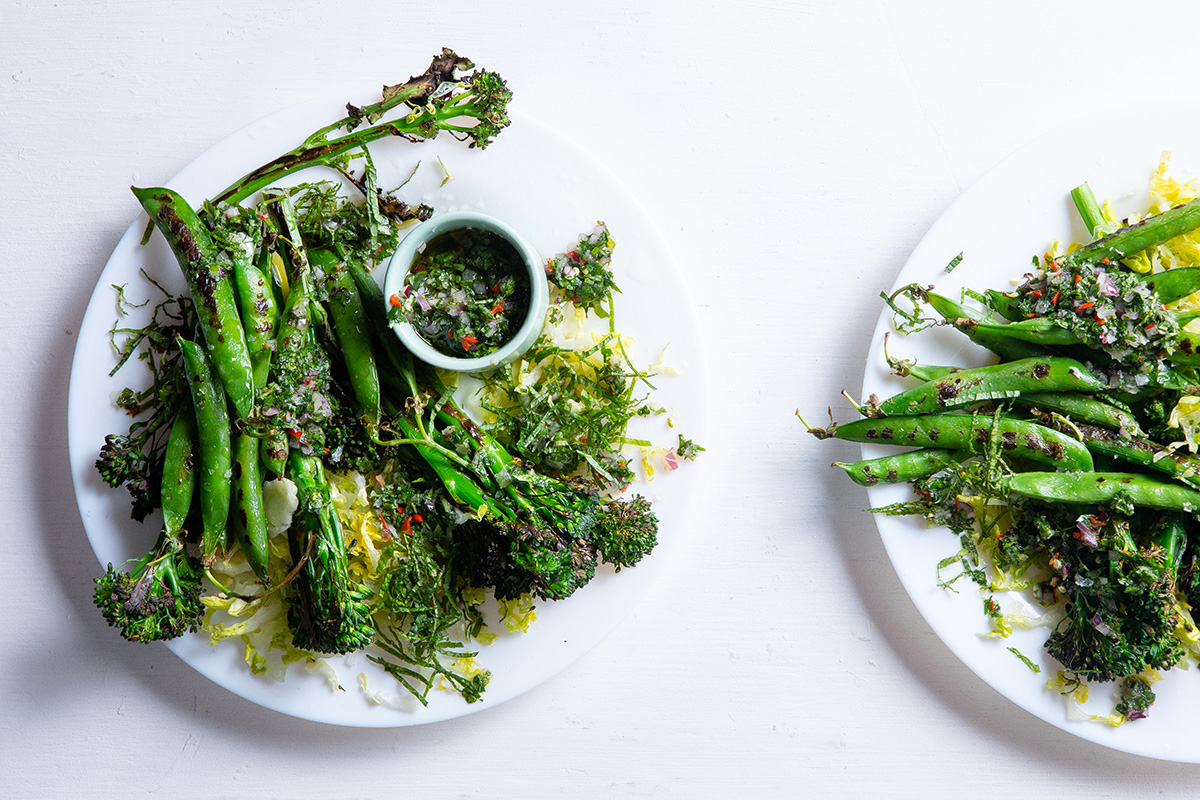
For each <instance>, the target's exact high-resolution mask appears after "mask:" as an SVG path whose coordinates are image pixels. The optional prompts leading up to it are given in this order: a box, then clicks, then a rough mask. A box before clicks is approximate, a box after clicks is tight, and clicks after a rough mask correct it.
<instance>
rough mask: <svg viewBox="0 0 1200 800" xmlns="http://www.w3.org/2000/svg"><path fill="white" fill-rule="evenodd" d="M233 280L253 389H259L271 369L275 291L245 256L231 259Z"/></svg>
mask: <svg viewBox="0 0 1200 800" xmlns="http://www.w3.org/2000/svg"><path fill="white" fill-rule="evenodd" d="M233 279H234V280H233V282H234V287H235V288H236V289H237V298H238V307H239V310H240V311H241V318H242V327H243V329H244V330H245V333H246V347H247V349H248V350H249V353H250V366H251V374H252V375H253V378H254V388H256V389H261V388H262V387H263V386H265V385H266V383H267V375H268V373H269V371H270V369H271V353H272V351H273V350H274V347H275V331H276V328H277V327H278V325H279V313H278V312H279V310H278V306H277V303H276V301H275V291H274V289H273V288H272V286H271V283H270V281H269V280H268V279H267V276H266V274H265V273H264V272H263V271H262V270H261V269H259V268H258V267H257V266H256V265H254V264H252V263H250V261H249V260H248V259H247V260H235V261H234V264H233Z"/></svg>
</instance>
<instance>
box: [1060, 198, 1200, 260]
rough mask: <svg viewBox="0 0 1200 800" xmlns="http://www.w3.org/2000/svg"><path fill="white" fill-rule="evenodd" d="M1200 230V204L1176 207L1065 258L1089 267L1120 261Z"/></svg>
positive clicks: (1136, 223)
mask: <svg viewBox="0 0 1200 800" xmlns="http://www.w3.org/2000/svg"><path fill="white" fill-rule="evenodd" d="M1196 228H1200V200H1193V201H1191V202H1190V203H1184V204H1183V205H1179V206H1175V207H1174V208H1172V209H1169V210H1167V211H1164V212H1163V213H1161V214H1155V215H1154V216H1151V217H1147V218H1146V219H1144V220H1142V221H1141V222H1135V223H1134V224H1132V225H1127V226H1126V227H1124V228H1121V229H1119V230H1117V231H1116V232H1114V233H1112V234H1111V235H1109V236H1105V237H1104V238H1103V239H1097V240H1096V241H1094V242H1092V243H1091V244H1089V245H1087V246H1086V247H1081V248H1079V249H1078V250H1076V251H1075V252H1073V253H1069V254H1068V255H1066V256H1064V257H1063V259H1062V263H1064V264H1087V263H1091V262H1095V261H1100V260H1102V259H1105V258H1108V259H1112V260H1118V259H1122V258H1125V257H1126V256H1131V255H1134V254H1135V253H1140V252H1141V251H1143V250H1146V249H1149V248H1151V247H1157V246H1158V245H1160V244H1163V243H1165V242H1168V241H1170V240H1171V239H1174V238H1175V237H1176V236H1181V235H1183V234H1185V233H1189V232H1191V231H1193V230H1195V229H1196Z"/></svg>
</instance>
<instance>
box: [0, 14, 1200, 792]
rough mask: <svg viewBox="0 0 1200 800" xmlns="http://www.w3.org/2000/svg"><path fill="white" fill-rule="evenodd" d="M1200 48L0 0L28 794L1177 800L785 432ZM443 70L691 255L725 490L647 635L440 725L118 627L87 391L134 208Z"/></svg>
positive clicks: (1148, 30) (5, 645) (719, 485)
mask: <svg viewBox="0 0 1200 800" xmlns="http://www.w3.org/2000/svg"><path fill="white" fill-rule="evenodd" d="M1198 30H1200V7H1196V6H1194V5H1193V4H1191V3H1186V2H1176V3H1170V2H1163V3H1152V4H1145V5H1144V6H1137V5H1136V4H1129V3H1110V2H1098V3H1083V2H1064V3H1058V4H1047V3H1040V2H1029V1H1027V0H1018V2H1013V3H1007V4H1000V5H996V4H979V3H958V2H950V1H949V0H946V1H944V2H920V1H918V2H896V1H894V0H849V1H848V2H842V3H822V2H811V1H808V0H805V1H804V2H785V0H759V1H758V2H752V3H732V2H728V3H690V2H681V1H680V0H664V1H663V2H657V3H652V4H648V3H640V2H630V0H613V2H610V3H606V4H582V3H551V2H544V1H540V0H523V1H522V2H510V3H488V2H476V1H474V0H465V1H464V2H461V3H455V4H440V5H438V4H430V5H428V6H427V7H424V8H420V9H417V8H416V7H414V6H413V5H412V4H396V5H395V6H394V7H389V6H388V5H387V4H381V3H369V2H361V1H360V0H343V2H339V3H336V4H335V3H311V4H303V3H301V4H297V3H284V2H280V0H260V1H259V2H256V3H253V4H246V3H230V2H224V0H215V2H210V3H205V4H195V5H191V6H187V7H185V6H184V5H182V4H178V5H176V4H165V3H153V2H137V1H135V0H111V1H110V2H104V3H100V2H93V1H90V0H89V1H88V2H75V3H51V2H48V1H47V0H30V1H29V2H21V1H20V0H5V2H3V3H0V64H3V69H2V70H0V176H2V177H0V200H2V204H0V209H2V210H3V224H2V225H0V253H2V254H3V255H2V256H0V258H2V259H3V262H4V266H3V270H2V271H0V276H2V277H0V281H2V282H3V283H2V290H0V359H2V361H0V364H2V369H0V375H3V376H4V378H3V386H4V390H3V391H2V392H0V412H2V413H0V479H2V480H3V486H4V487H5V488H4V491H3V492H2V496H3V497H4V508H5V513H4V517H5V521H6V524H5V525H4V531H5V532H4V535H3V536H0V577H2V586H3V593H4V596H5V598H6V600H5V612H4V614H3V619H2V621H0V644H2V647H0V653H3V655H2V656H0V658H2V659H3V661H2V665H3V671H2V672H0V675H3V677H2V678H0V709H3V713H0V774H2V775H3V776H4V781H5V785H6V787H7V788H6V790H5V792H4V793H5V794H6V795H7V796H12V797H100V796H117V795H122V796H145V795H157V796H163V797H203V798H222V797H249V796H262V797H271V796H285V795H286V796H293V797H309V796H323V797H332V796H345V797H358V796H379V795H382V794H383V793H385V792H387V793H393V794H396V795H403V796H410V797H572V798H583V797H619V796H633V797H655V798H666V797H679V798H695V797H709V796H726V797H745V796H749V795H752V794H753V795H756V796H761V797H864V796H885V797H901V796H906V797H907V796H912V797H928V796H951V797H957V796H985V795H986V796H994V797H1005V796H1020V795H1022V794H1024V793H1030V792H1036V793H1047V792H1053V793H1054V794H1055V795H1058V796H1078V797H1084V796H1086V797H1090V798H1094V797H1130V796H1142V795H1146V794H1150V793H1154V794H1159V793H1161V794H1172V793H1182V794H1186V793H1188V792H1189V790H1190V787H1191V786H1192V784H1193V781H1194V778H1195V774H1196V772H1195V768H1194V767H1189V766H1186V765H1177V764H1171V763H1165V762H1159V761H1154V760H1149V759H1144V758H1137V757H1133V756H1127V755H1124V754H1121V753H1117V752H1113V751H1110V750H1108V749H1105V748H1102V747H1099V746H1096V745H1093V744H1090V743H1087V742H1084V741H1082V740H1079V739H1077V738H1075V737H1073V736H1070V735H1067V734H1064V733H1063V732H1061V731H1059V730H1058V729H1056V728H1053V727H1051V726H1049V725H1047V724H1045V723H1043V722H1041V721H1040V720H1038V719H1035V718H1034V717H1032V716H1031V715H1029V714H1028V713H1026V712H1024V711H1022V710H1021V709H1020V708H1017V707H1016V706H1014V705H1012V704H1011V703H1009V702H1008V701H1007V700H1005V699H1003V698H1002V697H1001V696H1000V695H998V694H997V693H996V692H995V691H993V690H992V689H990V688H989V687H988V686H987V685H985V684H984V683H982V682H981V681H980V680H979V679H977V678H976V677H975V676H974V675H973V674H972V673H971V672H969V671H968V670H967V669H966V668H965V667H963V666H962V665H961V664H960V663H959V662H958V661H957V660H956V659H955V658H954V656H953V655H951V653H950V652H949V651H948V650H947V649H946V648H945V646H944V645H942V643H941V642H940V641H939V640H938V639H937V638H936V637H935V636H934V635H933V634H932V632H931V631H930V630H929V628H928V626H927V625H926V624H925V622H924V620H923V619H922V618H921V617H920V616H919V615H918V614H917V612H916V611H915V609H914V608H913V606H912V605H911V603H910V601H909V600H908V598H907V595H906V594H905V593H904V592H903V590H902V588H901V586H900V584H899V582H898V580H897V578H896V576H895V574H894V572H893V571H892V569H891V565H890V562H889V561H888V559H887V557H886V555H885V553H884V551H883V548H882V547H881V546H880V544H879V540H878V538H877V535H876V532H875V529H874V527H873V525H872V523H871V520H870V519H869V517H868V516H866V515H864V514H862V513H860V511H859V509H860V508H862V507H863V506H864V505H865V494H864V493H863V492H862V490H860V489H858V488H857V487H855V486H853V485H852V484H850V483H849V482H848V481H846V480H844V478H843V479H839V475H838V474H834V473H833V471H831V470H830V469H829V468H828V464H829V462H830V461H831V460H833V458H834V457H848V456H852V455H853V454H854V452H855V451H854V449H853V448H852V447H850V446H846V445H832V444H828V443H827V444H826V445H825V446H820V445H818V444H817V443H816V442H815V441H814V440H812V439H811V437H809V436H807V435H806V434H805V433H804V431H803V427H802V426H801V425H800V424H799V423H798V422H797V420H796V419H795V417H794V416H793V411H794V409H796V408H797V407H800V408H804V409H808V410H811V411H812V413H814V414H817V413H820V412H821V411H822V410H823V409H824V408H825V406H827V405H830V404H832V403H834V402H835V401H836V400H837V399H838V394H839V392H840V391H841V390H842V389H843V388H845V389H848V390H850V391H851V392H852V393H853V392H855V391H857V389H858V388H859V387H860V385H861V376H862V370H863V362H864V358H865V355H866V351H867V347H868V344H869V341H868V339H869V336H868V334H869V332H870V329H871V327H872V325H873V324H874V321H875V319H876V318H877V316H878V314H879V313H880V303H879V301H878V293H879V291H880V290H881V289H883V288H886V287H888V286H890V285H891V282H892V280H893V278H894V276H895V274H896V273H897V271H898V270H899V268H900V266H901V265H902V264H903V263H904V260H905V258H906V256H907V254H908V253H909V252H910V251H911V250H912V248H913V247H914V245H915V244H916V242H917V241H918V239H919V238H920V236H921V235H922V233H923V232H924V231H925V229H926V228H927V227H928V226H929V225H930V224H931V223H932V222H933V221H934V220H935V219H936V218H937V216H938V214H939V213H940V212H941V211H942V210H943V209H944V208H945V207H946V206H947V205H948V204H949V203H950V202H951V201H952V200H953V199H954V198H955V196H956V195H957V194H958V193H959V192H960V191H961V190H962V189H963V188H964V187H966V186H968V185H969V184H970V183H971V182H972V181H973V180H975V179H976V178H977V177H979V176H980V175H981V174H982V173H983V172H984V171H985V170H987V169H988V168H989V167H990V166H991V165H993V164H994V163H996V162H997V161H998V160H1000V159H1001V158H1003V157H1004V156H1005V155H1007V154H1008V153H1009V152H1011V151H1012V150H1014V149H1015V148H1017V147H1019V146H1020V145H1022V144H1024V143H1025V142H1027V141H1029V140H1030V139H1032V138H1034V137H1036V136H1038V135H1039V134H1041V133H1043V132H1045V131H1046V130H1049V129H1050V128H1052V127H1055V126H1057V125H1058V124H1059V123H1061V122H1063V121H1065V120H1067V119H1070V118H1072V117H1077V116H1080V115H1082V114H1083V113H1084V112H1085V111H1089V110H1093V109H1097V108H1100V109H1103V108H1104V107H1105V106H1106V104H1107V103H1110V102H1111V103H1114V104H1115V103H1117V102H1125V101H1128V100H1132V99H1135V98H1144V99H1145V105H1146V108H1147V109H1148V111H1149V112H1150V113H1149V114H1148V124H1152V122H1153V113H1164V114H1169V113H1170V109H1171V107H1172V106H1173V105H1175V104H1178V103H1184V102H1196V98H1195V95H1196V92H1195V86H1194V80H1195V75H1196V69H1195V56H1194V54H1195V44H1196V37H1197V31H1198ZM442 46H450V47H453V48H454V49H456V50H458V51H459V52H460V53H463V54H466V55H468V56H470V57H472V58H473V59H475V60H476V61H477V62H478V63H480V64H482V65H486V66H488V67H489V68H492V69H495V70H497V71H499V72H501V73H502V74H503V75H504V76H505V77H506V78H507V79H508V81H509V83H510V85H511V86H512V87H513V88H514V90H515V91H516V93H517V100H516V101H515V103H516V105H515V106H514V107H519V108H520V110H521V111H522V112H523V113H525V114H528V115H530V116H532V117H535V118H537V119H539V120H540V121H542V122H544V123H546V124H548V125H551V126H553V127H556V128H557V129H559V130H560V131H562V132H564V133H566V134H568V135H569V136H570V137H571V138H573V139H574V140H575V141H576V142H577V143H578V144H579V145H580V146H582V147H583V148H584V149H586V150H587V151H589V152H591V153H592V154H594V155H595V156H596V157H597V158H598V159H600V160H601V161H602V162H603V163H605V164H606V165H608V166H609V167H610V169H611V170H612V171H613V172H614V173H615V174H616V175H617V176H618V177H619V178H620V179H621V180H622V181H623V182H624V183H625V184H626V186H627V187H628V188H629V189H630V190H631V191H632V192H633V193H634V194H635V195H636V196H637V197H638V198H639V200H640V201H641V202H642V203H643V205H644V206H645V208H646V209H647V211H648V213H649V214H650V215H651V216H652V217H653V218H654V219H655V220H656V222H657V223H658V225H659V226H660V228H661V231H662V233H663V234H664V235H665V237H666V238H667V240H668V241H669V243H670V244H671V246H672V248H673V250H674V252H675V254H676V257H677V259H678V260H679V262H680V263H681V265H682V266H683V268H684V270H685V272H686V274H687V276H688V281H689V285H690V288H691V291H692V293H693V296H694V298H695V301H696V305H697V313H698V315H699V318H700V320H701V321H702V324H703V326H704V328H705V331H706V339H705V346H706V348H707V352H708V354H709V367H710V370H711V374H712V383H711V387H710V392H711V396H710V407H711V409H712V419H711V428H710V433H709V437H708V440H707V441H705V442H702V444H704V445H705V447H706V448H707V452H706V453H705V454H704V456H703V463H702V467H701V468H702V470H703V473H702V476H703V477H702V481H703V487H702V492H701V493H700V502H699V507H698V508H697V509H696V513H695V517H694V522H695V524H694V527H693V529H692V530H691V531H690V532H689V535H688V538H687V539H686V541H685V542H684V543H683V545H682V546H681V547H680V548H679V549H678V550H677V552H676V554H675V556H674V558H673V560H672V562H671V564H670V565H669V567H668V568H667V570H666V572H665V574H664V575H663V577H662V578H661V580H660V581H658V582H657V583H656V584H655V586H654V587H653V589H652V590H651V591H650V593H649V595H648V596H647V597H646V598H645V600H644V601H643V602H642V603H641V604H640V605H639V606H638V608H637V610H636V611H635V613H633V614H632V615H631V616H630V617H629V618H628V619H627V620H626V621H625V622H624V623H623V624H622V625H621V626H620V627H619V628H618V630H617V631H616V632H615V633H614V634H613V635H612V636H610V637H609V638H608V639H607V640H605V641H604V642H603V643H602V644H601V645H600V646H599V647H597V648H596V649H595V650H593V651H592V652H591V653H589V654H588V655H587V656H585V657H584V658H583V659H582V660H580V661H579V662H577V663H576V664H574V665H573V666H571V667H570V668H568V669H567V670H565V671H564V672H562V673H561V674H559V675H558V676H557V677H555V678H554V679H552V680H550V681H549V682H547V683H546V684H544V685H543V686H542V687H540V688H538V689H536V690H534V691H532V692H530V693H528V694H526V695H525V696H523V697H520V698H518V699H516V700H514V701H512V702H509V703H506V704H503V705H500V706H497V707H495V708H492V709H490V710H487V711H484V712H482V713H479V714H474V715H471V716H468V717H465V718H462V719H459V720H455V721H451V722H447V723H442V724H437V725H432V726H426V727H419V728H409V729H378V730H376V729H371V730H360V729H346V728H336V727H330V726H325V725H320V724H316V723H310V722H304V721H300V720H296V719H292V718H290V717H285V716H281V715H279V714H276V713H274V712H271V711H266V710H264V709H262V708H259V707H257V706H255V705H253V704H250V703H247V702H246V701H244V700H241V699H240V698H238V697H236V696H234V695H232V694H230V693H229V692H227V691H226V690H224V689H222V688H221V687H219V686H216V685H214V684H212V683H210V682H208V681H207V680H205V679H203V678H201V677H199V676H198V675H197V674H196V673H194V672H193V671H192V670H191V669H190V668H189V667H187V666H186V665H185V664H183V663H182V662H180V661H179V660H178V659H176V658H175V657H174V656H173V655H171V653H169V652H168V651H166V650H165V649H163V648H161V647H157V646H147V647H135V646H133V645H129V644H126V643H124V642H122V641H121V640H120V639H119V638H118V637H117V636H116V635H115V634H114V632H113V631H110V630H109V629H107V628H106V627H105V626H104V625H103V623H102V621H101V620H100V619H99V617H98V615H97V614H96V612H95V611H94V609H93V607H92V605H91V578H92V577H93V576H94V575H95V574H96V573H97V563H96V560H95V558H94V556H93V555H92V552H91V550H90V549H89V548H88V546H87V541H86V539H85V537H84V533H83V528H82V525H81V522H80V519H79V516H78V513H77V511H76V509H75V504H74V499H73V493H72V488H71V484H70V476H69V473H68V469H67V458H66V448H65V414H66V396H67V379H68V375H69V369H70V360H71V354H72V351H73V348H74V345H75V333H76V330H77V326H78V323H79V319H80V317H81V314H82V311H83V308H84V305H85V303H86V301H87V298H88V297H89V295H90V294H91V292H92V289H93V286H94V284H95V282H96V278H97V276H98V274H99V271H100V269H101V267H102V266H103V265H104V263H105V261H106V259H107V257H108V254H109V253H110V252H111V250H112V248H113V247H114V245H115V244H116V242H117V239H118V238H119V237H120V235H121V234H122V233H123V232H124V230H125V228H126V227H127V226H128V225H129V223H130V221H131V220H132V219H133V217H134V216H135V215H136V213H137V210H138V209H137V208H136V206H135V205H134V202H133V199H132V197H131V196H130V194H129V191H128V187H129V185H130V184H131V183H133V182H157V181H164V180H166V179H167V178H169V177H170V176H171V175H173V174H174V173H175V172H176V171H178V170H179V169H180V168H181V167H183V166H184V165H185V164H187V163H188V162H189V161H191V160H192V159H193V158H194V157H195V156H196V155H198V154H199V153H200V152H202V151H203V150H204V149H206V148H207V147H208V146H209V145H211V144H213V143H214V142H216V141H218V140H220V139H221V138H223V137H224V136H225V135H227V134H228V133H229V132H231V131H233V130H235V129H237V128H239V127H240V126H242V125H244V124H246V123H248V122H250V121H252V120H254V119H257V118H258V117H260V116H263V115H264V114H266V113H268V112H270V111H273V110H276V109H278V108H281V107H285V106H288V105H291V104H293V103H297V102H300V101H304V100H307V99H310V98H312V97H315V96H322V95H324V94H328V93H329V92H331V91H332V90H334V89H340V88H342V87H344V86H345V85H346V84H347V83H349V82H353V83H357V84H362V85H375V84H377V83H381V82H384V81H395V80H397V79H398V78H403V77H406V76H407V75H408V74H410V73H411V72H415V71H418V70H419V69H420V66H421V64H422V62H423V61H424V60H426V59H427V58H428V57H429V55H431V54H433V53H434V52H437V51H438V50H439V49H440V48H441V47H442ZM397 70H400V71H403V72H404V75H401V76H397V75H396V72H397ZM1156 110H1157V112H1156ZM1095 118H1096V117H1093V119H1095ZM1101 119H1102V118H1101ZM1081 135H1086V130H1084V131H1082V132H1081Z"/></svg>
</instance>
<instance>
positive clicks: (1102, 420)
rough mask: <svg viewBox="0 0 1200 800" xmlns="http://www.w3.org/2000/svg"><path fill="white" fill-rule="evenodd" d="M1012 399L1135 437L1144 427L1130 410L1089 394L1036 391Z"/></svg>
mask: <svg viewBox="0 0 1200 800" xmlns="http://www.w3.org/2000/svg"><path fill="white" fill-rule="evenodd" d="M1012 402H1013V404H1014V405H1017V406H1021V407H1023V408H1032V409H1036V410H1039V411H1053V412H1055V413H1057V414H1062V415H1063V416H1065V417H1067V418H1069V419H1070V420H1071V421H1072V422H1084V423H1090V424H1092V425H1102V426H1104V427H1106V428H1112V429H1114V430H1117V431H1120V432H1122V433H1125V434H1128V435H1131V436H1141V435H1142V428H1141V426H1140V425H1139V424H1138V421H1137V420H1136V419H1134V417H1133V415H1132V414H1130V413H1129V412H1128V411H1125V410H1124V409H1121V408H1118V407H1117V406H1114V405H1112V404H1110V403H1105V402H1104V401H1102V400H1097V399H1096V398H1094V397H1091V396H1089V395H1086V394H1075V393H1072V392H1035V393H1030V394H1022V395H1020V396H1019V397H1014V398H1013V401H1012Z"/></svg>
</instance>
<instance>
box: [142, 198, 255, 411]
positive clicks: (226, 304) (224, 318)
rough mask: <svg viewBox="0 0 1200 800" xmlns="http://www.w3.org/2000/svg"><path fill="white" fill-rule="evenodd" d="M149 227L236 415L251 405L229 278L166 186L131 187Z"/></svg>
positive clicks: (208, 240)
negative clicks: (191, 304) (169, 255)
mask: <svg viewBox="0 0 1200 800" xmlns="http://www.w3.org/2000/svg"><path fill="white" fill-rule="evenodd" d="M133 193H134V195H135V196H136V197H137V199H138V200H139V201H140V202H141V204H142V207H143V208H145V209H146V213H147V214H149V215H150V219H151V221H152V222H153V223H154V225H155V226H156V227H157V228H158V229H159V230H160V231H162V233H163V235H164V236H165V237H166V239H167V243H168V244H169V245H170V246H171V250H172V252H173V253H174V254H175V258H176V260H177V261H178V262H179V265H180V267H181V268H182V270H183V274H184V277H185V278H186V279H187V283H188V287H189V288H190V289H191V291H192V299H193V300H194V301H195V308H196V316H197V317H198V319H199V321H200V330H201V331H202V332H203V335H204V344H205V347H206V348H207V349H208V353H209V356H210V357H211V359H212V363H213V366H214V367H215V369H216V372H217V374H218V375H219V376H220V378H221V382H222V383H223V384H224V385H225V392H226V393H227V394H228V395H229V399H230V401H231V402H232V403H233V407H234V409H236V410H237V413H238V416H240V417H243V418H244V417H248V416H250V414H251V411H252V410H253V408H254V379H253V369H252V367H251V365H250V351H249V350H248V348H247V347H246V335H245V332H244V331H243V329H242V322H241V319H240V318H239V316H238V309H237V299H236V298H235V296H234V289H233V281H232V279H231V278H230V277H229V275H228V271H227V270H225V269H223V268H222V264H221V261H222V258H221V253H220V252H219V250H218V248H217V246H216V244H214V243H213V241H212V237H210V236H209V234H208V231H207V229H206V228H205V227H204V225H203V224H202V223H201V222H200V219H199V217H197V216H196V212H195V211H194V210H193V209H192V207H191V206H189V205H188V204H187V201H185V200H184V199H183V198H182V197H180V196H179V195H178V194H177V193H176V192H174V191H172V190H170V189H163V188H157V189H138V188H134V189H133Z"/></svg>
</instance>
